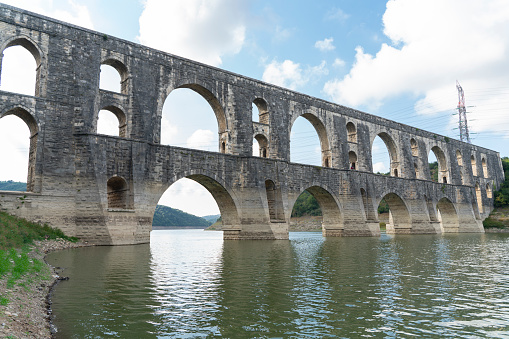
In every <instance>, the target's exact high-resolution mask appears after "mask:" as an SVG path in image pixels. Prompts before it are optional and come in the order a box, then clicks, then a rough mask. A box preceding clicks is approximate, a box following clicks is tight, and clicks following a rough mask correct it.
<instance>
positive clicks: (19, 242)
mask: <svg viewBox="0 0 509 339" xmlns="http://www.w3.org/2000/svg"><path fill="white" fill-rule="evenodd" d="M57 238H62V239H65V240H70V241H73V242H76V241H77V238H74V237H68V236H66V235H65V234H64V233H63V232H62V231H61V230H59V229H56V228H52V227H49V226H48V225H40V224H36V223H32V222H29V221H27V220H25V219H22V218H18V217H15V216H12V215H10V214H8V213H5V212H0V282H1V283H2V284H3V282H5V286H6V288H7V289H9V288H12V287H14V286H15V285H16V284H18V285H19V286H22V287H24V286H26V284H29V283H31V281H32V280H33V279H37V278H43V279H46V278H48V277H49V274H50V273H49V268H48V267H46V265H44V263H43V262H42V261H41V260H37V259H35V258H31V257H30V256H29V252H30V251H31V250H32V249H31V246H30V245H31V244H32V243H33V241H34V240H43V239H57ZM9 301H10V300H9V296H8V294H7V293H6V292H4V291H2V294H1V295H0V306H6V305H7V304H8V303H9Z"/></svg>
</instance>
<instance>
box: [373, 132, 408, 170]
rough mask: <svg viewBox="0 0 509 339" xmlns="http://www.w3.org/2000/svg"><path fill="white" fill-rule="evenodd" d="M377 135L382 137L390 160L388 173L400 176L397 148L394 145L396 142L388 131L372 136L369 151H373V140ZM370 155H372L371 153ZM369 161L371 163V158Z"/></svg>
mask: <svg viewBox="0 0 509 339" xmlns="http://www.w3.org/2000/svg"><path fill="white" fill-rule="evenodd" d="M377 136H378V137H380V139H382V141H383V142H384V144H385V146H386V147H387V151H388V152H389V159H390V161H391V164H390V175H391V176H393V177H400V176H401V171H400V168H399V160H398V148H397V146H396V142H395V141H394V139H393V138H392V136H391V135H390V134H389V133H387V132H380V133H378V134H377V135H375V136H374V137H373V140H371V153H373V142H374V141H375V138H376V137H377ZM371 156H372V157H373V155H371ZM371 163H373V160H371Z"/></svg>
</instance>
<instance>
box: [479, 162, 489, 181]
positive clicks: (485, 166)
mask: <svg viewBox="0 0 509 339" xmlns="http://www.w3.org/2000/svg"><path fill="white" fill-rule="evenodd" d="M481 165H482V173H483V176H484V177H485V178H488V177H489V174H488V164H487V163H486V158H485V157H482V158H481Z"/></svg>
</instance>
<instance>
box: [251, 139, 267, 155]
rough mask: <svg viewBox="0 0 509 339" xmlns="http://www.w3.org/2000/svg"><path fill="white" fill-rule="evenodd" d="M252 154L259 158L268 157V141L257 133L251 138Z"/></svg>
mask: <svg viewBox="0 0 509 339" xmlns="http://www.w3.org/2000/svg"><path fill="white" fill-rule="evenodd" d="M253 155H254V156H258V157H260V158H268V157H269V141H268V140H267V138H266V137H265V136H264V135H262V134H257V135H256V136H255V137H254V140H253Z"/></svg>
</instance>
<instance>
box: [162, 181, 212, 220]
mask: <svg viewBox="0 0 509 339" xmlns="http://www.w3.org/2000/svg"><path fill="white" fill-rule="evenodd" d="M158 204H159V205H165V206H171V207H172V208H177V209H179V210H182V211H184V212H187V213H191V214H194V215H198V216H204V215H212V214H219V208H218V206H217V203H216V201H215V200H214V197H212V194H210V193H209V191H207V189H206V188H205V187H203V186H202V185H201V184H199V183H197V182H196V181H194V180H191V179H187V178H183V179H180V180H179V181H177V182H175V183H174V184H173V185H171V186H170V188H169V189H168V190H166V192H164V194H163V196H162V197H161V199H159V203H158Z"/></svg>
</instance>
